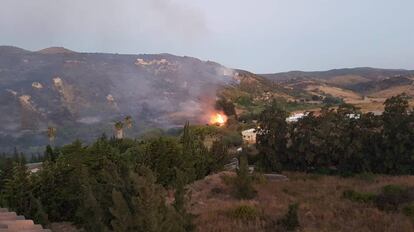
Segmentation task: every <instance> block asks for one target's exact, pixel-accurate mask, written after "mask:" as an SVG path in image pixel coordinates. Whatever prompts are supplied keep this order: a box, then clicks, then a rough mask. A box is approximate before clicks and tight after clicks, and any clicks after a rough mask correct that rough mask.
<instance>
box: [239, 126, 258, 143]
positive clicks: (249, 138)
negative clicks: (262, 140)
mask: <svg viewBox="0 0 414 232" xmlns="http://www.w3.org/2000/svg"><path fill="white" fill-rule="evenodd" d="M242 136H243V141H244V142H245V143H246V144H256V129H255V128H252V129H249V130H244V131H242Z"/></svg>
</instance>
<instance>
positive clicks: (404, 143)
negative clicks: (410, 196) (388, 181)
mask: <svg viewBox="0 0 414 232" xmlns="http://www.w3.org/2000/svg"><path fill="white" fill-rule="evenodd" d="M384 106H385V109H384V113H383V115H382V119H383V131H382V134H383V138H382V157H383V162H382V163H383V167H381V169H383V171H385V172H386V173H390V174H396V173H403V174H409V173H414V167H413V165H414V157H413V155H412V154H413V153H414V145H413V143H412V141H414V125H413V121H412V119H413V117H412V114H413V112H412V111H410V110H409V105H408V100H407V96H406V95H398V96H395V97H391V98H389V99H387V100H386V101H385V103H384Z"/></svg>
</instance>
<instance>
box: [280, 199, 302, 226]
mask: <svg viewBox="0 0 414 232" xmlns="http://www.w3.org/2000/svg"><path fill="white" fill-rule="evenodd" d="M298 210H299V204H298V203H296V204H291V205H289V209H288V212H287V213H286V215H285V216H283V217H282V218H281V219H279V220H278V221H277V224H278V226H279V227H281V229H282V230H283V231H295V230H296V229H297V228H298V227H299V226H300V224H299V216H298Z"/></svg>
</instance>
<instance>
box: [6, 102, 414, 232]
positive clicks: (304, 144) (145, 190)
mask: <svg viewBox="0 0 414 232" xmlns="http://www.w3.org/2000/svg"><path fill="white" fill-rule="evenodd" d="M218 105H219V108H220V109H221V110H223V112H225V113H226V114H227V116H229V122H228V123H227V128H224V129H220V128H219V127H215V126H194V127H190V126H189V124H188V123H187V124H186V125H185V127H184V129H183V130H182V132H181V133H178V134H179V135H178V136H174V137H171V136H166V135H163V134H160V135H157V136H148V137H144V139H136V140H132V139H127V138H126V139H116V138H110V139H108V138H107V137H106V136H102V137H101V138H99V139H98V140H97V141H95V142H94V143H92V144H90V145H85V144H82V143H81V142H80V141H75V142H73V143H72V144H69V145H66V146H63V147H59V148H52V147H50V146H48V147H47V149H46V151H45V154H44V157H33V158H32V161H43V165H42V169H41V170H40V171H38V172H36V173H32V174H30V173H29V171H28V170H27V167H26V166H25V162H26V159H25V158H24V155H22V154H19V153H18V152H17V151H16V152H15V154H14V155H13V156H12V157H6V156H2V157H0V170H1V171H0V204H1V205H2V206H6V207H9V208H11V209H12V210H15V211H17V213H19V214H23V215H25V216H26V217H28V218H33V219H34V220H35V221H37V222H39V223H42V224H44V225H48V224H49V223H51V222H61V221H70V222H73V223H75V224H76V225H78V226H79V227H82V228H84V229H85V230H86V231H154V232H155V231H193V230H195V228H196V225H203V226H198V230H199V231H217V230H218V231H275V230H276V231H293V230H296V229H297V228H302V229H303V230H304V231H307V230H308V231H349V230H357V229H358V228H362V231H365V230H366V231H369V229H368V228H370V227H371V226H372V227H373V228H374V229H375V230H373V231H392V230H396V229H397V228H402V229H403V230H400V231H411V230H412V224H410V220H412V218H413V215H414V213H413V212H414V208H413V204H414V195H413V194H414V193H413V186H411V185H410V184H409V183H410V182H408V181H406V180H405V179H404V178H403V177H401V178H397V177H396V178H394V179H395V180H396V181H395V182H397V183H394V181H390V179H387V178H385V177H381V178H383V179H381V178H380V179H378V178H377V177H376V176H375V175H376V174H392V175H407V174H410V175H412V174H414V155H413V154H414V143H413V142H412V141H414V113H413V110H412V109H410V108H409V106H408V102H407V99H406V97H405V96H397V97H393V98H390V99H388V100H387V101H386V102H385V111H384V113H383V114H382V115H373V114H370V113H368V114H363V113H361V112H360V111H359V110H358V109H356V108H355V107H353V106H350V105H341V106H339V107H338V108H328V107H325V108H323V109H322V111H321V112H320V114H315V113H310V114H309V115H308V116H306V117H304V118H302V119H300V120H299V121H298V122H294V123H287V122H286V117H287V116H288V113H287V111H286V110H285V109H283V107H281V106H280V105H279V104H278V103H277V102H273V103H272V104H271V105H269V106H267V107H266V108H265V109H264V110H263V111H261V112H260V114H259V115H258V116H257V117H258V118H257V121H258V125H257V126H258V129H257V144H256V146H255V148H254V149H255V150H256V152H255V153H249V151H250V150H249V149H244V152H243V153H241V154H240V157H239V158H240V159H239V161H240V166H239V169H238V170H237V172H236V174H234V173H233V176H231V175H230V177H223V178H220V179H219V180H215V181H213V183H212V182H210V183H209V185H213V186H214V183H216V184H217V185H218V186H216V187H214V188H210V186H203V187H202V188H198V195H194V192H192V191H190V192H189V191H187V188H194V187H193V186H197V185H198V184H199V181H198V180H201V179H204V178H205V177H206V176H208V175H211V174H213V173H216V172H219V171H221V170H222V169H223V166H224V165H225V164H226V163H228V161H229V160H230V158H232V157H231V156H230V155H229V150H231V149H229V146H231V147H232V148H233V150H234V148H235V147H237V146H239V145H241V143H242V141H241V137H240V130H241V129H242V128H243V127H244V126H243V125H242V122H240V121H243V119H240V118H237V115H236V111H235V109H234V105H233V104H232V102H230V101H227V100H226V101H221V102H220V101H219V102H218ZM249 163H250V164H255V166H256V170H259V171H262V172H286V171H289V172H288V174H289V175H290V176H289V177H290V178H291V181H289V182H278V183H277V184H275V183H272V182H268V181H266V178H264V177H263V176H261V175H260V173H259V174H255V175H250V174H249V167H248V164H249ZM292 171H300V172H307V173H314V174H309V175H304V176H303V174H297V173H293V174H292ZM315 173H316V174H317V175H316V174H315ZM320 174H340V175H341V176H362V174H364V175H365V177H366V178H365V179H363V178H361V180H360V181H356V182H355V180H350V179H339V177H328V176H324V177H321V176H319V175H320ZM370 176H373V177H372V178H370ZM371 179H375V181H374V182H371V181H372V180H371ZM411 179H412V178H411V177H407V180H411ZM195 181H197V182H196V183H194V184H193V182H195ZM202 181H204V180H202ZM411 181H412V180H411ZM222 182H225V183H226V186H223V185H222ZM390 184H393V185H390ZM395 184H398V185H395ZM368 186H371V187H369V189H367V188H368ZM387 186H388V187H387ZM390 186H391V187H390ZM196 189H197V188H196ZM204 191H208V193H207V194H206V193H203V192H204ZM187 193H189V194H190V195H187ZM196 193H197V191H196ZM206 196H207V197H206ZM194 199H196V200H197V201H194ZM211 199H212V200H211ZM210 200H211V201H210ZM200 202H202V203H203V204H200ZM205 202H208V205H206V203H205ZM212 202H213V203H212ZM190 203H191V204H190ZM211 204H212V205H211ZM215 204H216V205H215ZM318 207H319V208H318ZM355 208H356V209H358V210H359V211H358V212H352V210H353V209H355ZM342 213H344V214H345V215H342ZM211 214H214V215H215V216H212V215H211ZM370 214H371V215H370ZM391 214H392V215H391ZM195 215H198V217H195ZM372 215H373V216H372ZM360 218H361V219H364V220H365V221H362V220H361V221H360ZM213 221H216V222H217V221H220V223H219V224H217V223H213ZM350 221H351V222H352V223H351V225H350V226H349V223H350ZM394 221H397V222H398V223H399V224H398V225H397V224H395V223H394ZM236 222H237V223H236ZM221 223H227V224H221ZM364 223H365V224H364ZM375 223H377V225H374V224H375ZM345 225H348V227H345ZM211 226H213V227H211ZM398 226H399V227H398ZM386 229H387V230H386Z"/></svg>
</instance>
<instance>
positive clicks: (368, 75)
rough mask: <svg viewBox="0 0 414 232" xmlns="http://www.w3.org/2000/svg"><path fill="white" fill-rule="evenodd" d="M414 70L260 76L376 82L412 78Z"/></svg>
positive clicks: (352, 69)
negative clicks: (394, 78)
mask: <svg viewBox="0 0 414 232" xmlns="http://www.w3.org/2000/svg"><path fill="white" fill-rule="evenodd" d="M413 75H414V70H404V69H378V68H368V67H362V68H344V69H332V70H329V71H315V72H302V71H291V72H283V73H274V74H262V76H264V77H266V78H269V79H272V80H275V81H285V80H291V79H309V78H314V79H320V80H326V81H329V80H332V79H341V77H343V78H346V77H348V78H361V80H363V81H364V80H365V81H366V80H371V81H372V80H378V79H384V78H388V77H394V76H413Z"/></svg>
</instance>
